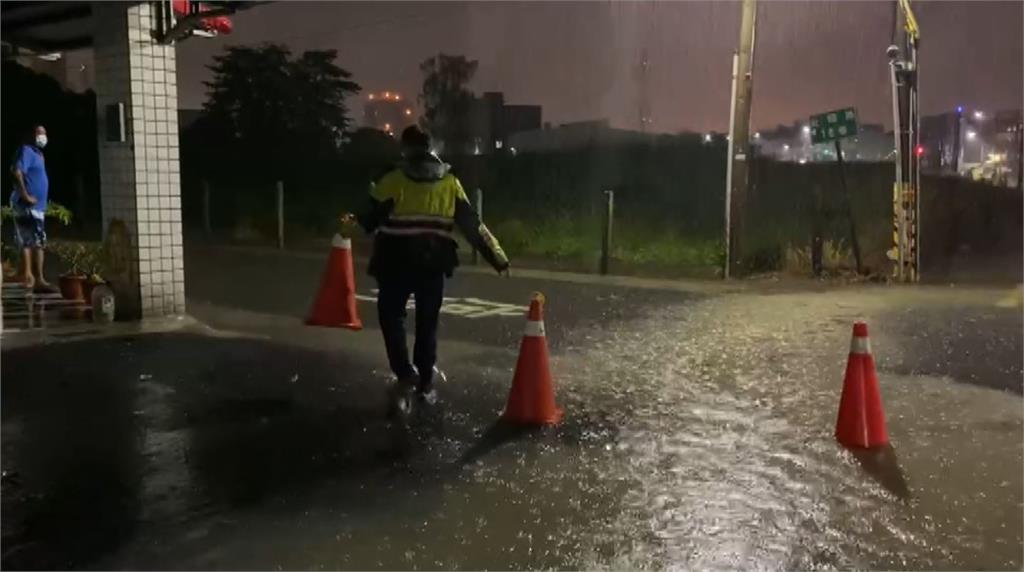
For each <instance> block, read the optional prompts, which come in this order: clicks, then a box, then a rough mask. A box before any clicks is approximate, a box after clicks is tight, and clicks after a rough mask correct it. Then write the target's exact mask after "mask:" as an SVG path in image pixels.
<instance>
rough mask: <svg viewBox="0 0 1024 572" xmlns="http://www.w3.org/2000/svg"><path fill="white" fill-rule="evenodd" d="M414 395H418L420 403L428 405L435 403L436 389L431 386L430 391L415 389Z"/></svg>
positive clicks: (431, 405)
mask: <svg viewBox="0 0 1024 572" xmlns="http://www.w3.org/2000/svg"><path fill="white" fill-rule="evenodd" d="M416 397H418V398H419V400H420V401H421V402H422V403H424V404H426V405H428V406H430V407H433V406H435V405H437V400H438V397H437V390H436V389H434V388H433V387H431V388H430V391H417V392H416Z"/></svg>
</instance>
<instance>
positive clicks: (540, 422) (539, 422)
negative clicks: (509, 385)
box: [501, 409, 565, 426]
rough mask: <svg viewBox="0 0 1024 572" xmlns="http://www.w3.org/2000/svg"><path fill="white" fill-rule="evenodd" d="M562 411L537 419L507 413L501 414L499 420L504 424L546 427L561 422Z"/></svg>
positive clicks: (555, 411) (558, 410) (557, 410)
mask: <svg viewBox="0 0 1024 572" xmlns="http://www.w3.org/2000/svg"><path fill="white" fill-rule="evenodd" d="M564 413H565V412H564V411H563V410H562V409H556V410H554V411H553V412H551V413H549V414H548V415H543V416H538V417H522V416H517V415H509V414H508V413H502V414H501V420H502V421H504V422H505V423H509V424H512V425H526V426H546V425H558V424H559V423H561V422H562V417H564Z"/></svg>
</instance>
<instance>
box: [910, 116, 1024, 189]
mask: <svg viewBox="0 0 1024 572" xmlns="http://www.w3.org/2000/svg"><path fill="white" fill-rule="evenodd" d="M958 124H959V125H958ZM1020 133H1021V110H1019V109H1017V110H1007V111H998V112H995V113H989V112H985V111H983V110H979V109H963V108H961V109H960V111H959V112H958V111H956V110H951V111H947V112H946V113H941V114H938V115H931V116H928V117H924V118H922V119H921V147H922V152H923V155H922V158H921V159H922V163H923V165H922V168H923V169H925V170H929V171H933V172H943V173H953V172H954V171H958V172H959V174H960V175H962V176H970V177H972V178H976V179H986V180H990V181H992V182H994V183H997V184H1010V183H1011V182H1015V181H1016V180H1017V178H1018V177H1019V171H1020V140H1019V139H1018V137H1019V134H1020ZM958 138H959V145H957V139H958Z"/></svg>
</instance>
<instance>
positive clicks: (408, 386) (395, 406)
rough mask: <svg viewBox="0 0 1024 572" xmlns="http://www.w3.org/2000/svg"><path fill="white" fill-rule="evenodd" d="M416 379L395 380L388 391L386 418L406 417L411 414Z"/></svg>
mask: <svg viewBox="0 0 1024 572" xmlns="http://www.w3.org/2000/svg"><path fill="white" fill-rule="evenodd" d="M416 383H417V381H416V378H408V379H399V380H395V382H394V383H392V384H391V387H390V388H389V389H388V417H396V416H401V417H407V416H408V415H409V413H411V412H412V393H413V388H414V387H416Z"/></svg>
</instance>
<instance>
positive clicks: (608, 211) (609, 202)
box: [601, 191, 615, 274]
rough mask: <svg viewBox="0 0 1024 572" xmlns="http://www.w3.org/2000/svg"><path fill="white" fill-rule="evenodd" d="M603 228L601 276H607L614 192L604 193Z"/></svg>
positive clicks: (610, 249)
mask: <svg viewBox="0 0 1024 572" xmlns="http://www.w3.org/2000/svg"><path fill="white" fill-rule="evenodd" d="M604 196H605V203H604V228H603V229H602V236H601V274H608V267H609V262H610V261H611V251H612V220H614V218H615V191H605V192H604Z"/></svg>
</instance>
